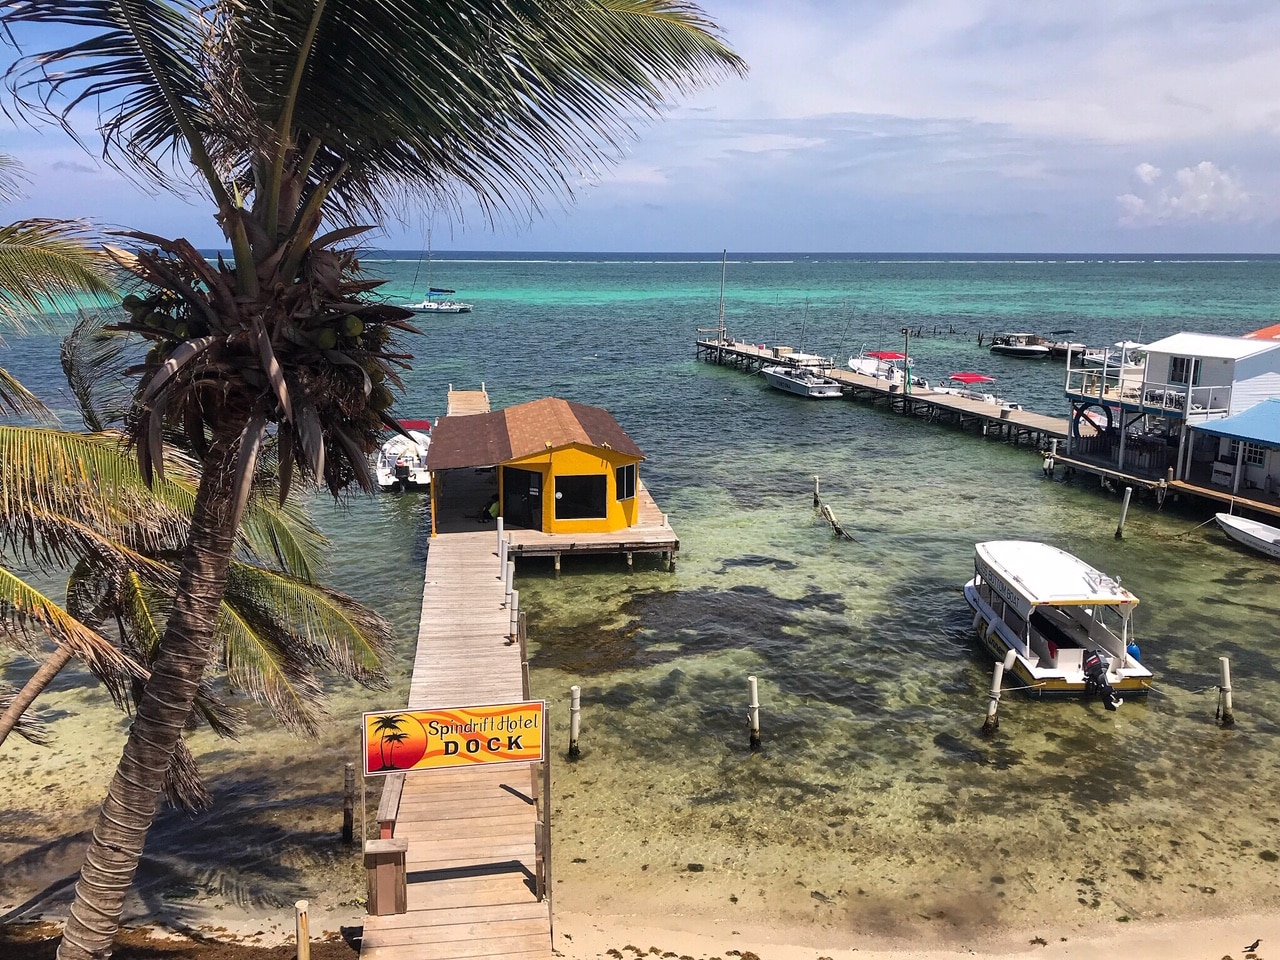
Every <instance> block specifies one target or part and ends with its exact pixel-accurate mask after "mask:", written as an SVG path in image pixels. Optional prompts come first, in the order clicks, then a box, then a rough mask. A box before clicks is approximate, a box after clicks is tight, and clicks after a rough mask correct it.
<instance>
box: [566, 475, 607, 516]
mask: <svg viewBox="0 0 1280 960" xmlns="http://www.w3.org/2000/svg"><path fill="white" fill-rule="evenodd" d="M555 485H556V519H557V520H598V519H601V518H603V517H607V516H608V515H609V511H608V509H607V505H606V503H605V497H606V496H607V494H608V490H607V489H606V488H607V486H608V477H607V476H602V475H598V474H597V475H595V476H585V477H556V479H555Z"/></svg>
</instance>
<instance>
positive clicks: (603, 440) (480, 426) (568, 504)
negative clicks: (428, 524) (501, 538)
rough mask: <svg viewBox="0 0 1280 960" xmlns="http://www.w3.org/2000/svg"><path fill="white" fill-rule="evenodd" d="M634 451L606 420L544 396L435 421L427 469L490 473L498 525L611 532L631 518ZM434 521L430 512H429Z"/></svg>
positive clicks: (635, 500)
mask: <svg viewBox="0 0 1280 960" xmlns="http://www.w3.org/2000/svg"><path fill="white" fill-rule="evenodd" d="M643 459H644V454H642V453H641V452H640V448H639V447H637V446H636V445H635V443H634V441H632V439H631V438H630V437H629V436H627V434H626V433H625V431H623V429H622V427H620V426H619V425H618V422H617V421H616V420H614V419H613V416H612V414H610V413H609V412H608V411H607V410H602V409H601V408H599V407H589V406H587V405H585V404H581V403H571V402H570V401H568V400H561V399H559V398H557V397H546V398H544V399H542V400H534V401H532V402H530V403H522V404H519V405H517V406H514V407H508V408H506V409H505V410H498V411H496V412H494V413H477V414H471V415H468V416H448V417H442V418H441V419H440V420H439V421H438V422H437V423H436V426H435V429H434V430H433V431H432V435H431V447H430V449H429V450H428V452H427V468H428V469H429V470H430V471H431V474H432V481H433V482H432V498H433V508H434V499H435V491H436V490H437V489H438V485H437V484H436V482H435V479H436V474H437V473H439V472H442V471H446V470H459V469H465V468H480V467H495V468H497V473H498V498H499V503H500V505H501V506H500V511H501V514H502V517H503V522H504V523H505V524H506V525H507V526H508V527H524V528H526V529H532V530H541V531H544V532H545V533H554V534H575V533H612V532H614V531H617V530H624V529H626V528H627V527H630V526H633V525H634V524H635V523H636V522H637V520H638V519H639V497H638V492H639V489H640V461H641V460H643ZM432 512H433V516H434V512H435V511H434V509H433V511H432Z"/></svg>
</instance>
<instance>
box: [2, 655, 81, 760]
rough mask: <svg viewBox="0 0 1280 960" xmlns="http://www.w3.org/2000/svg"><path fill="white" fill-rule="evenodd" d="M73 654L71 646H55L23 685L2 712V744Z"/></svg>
mask: <svg viewBox="0 0 1280 960" xmlns="http://www.w3.org/2000/svg"><path fill="white" fill-rule="evenodd" d="M73 656H74V654H73V653H72V652H71V650H70V648H68V647H64V646H61V645H59V646H57V647H55V648H54V651H53V653H51V654H49V659H48V660H46V661H45V662H44V663H42V664H41V665H40V669H39V670H37V671H36V672H35V673H33V674H32V675H31V679H30V680H28V681H27V682H26V683H24V684H23V685H22V689H21V690H19V691H18V695H17V696H16V697H14V698H13V702H12V703H10V704H9V706H8V708H7V709H6V710H5V712H4V713H0V745H3V744H4V742H5V740H6V739H7V738H8V736H9V734H10V733H12V732H13V728H14V727H16V726H17V725H18V721H19V720H21V719H22V714H23V713H24V712H26V709H27V707H29V706H31V704H32V703H33V702H34V701H35V699H36V697H38V696H40V694H41V693H42V692H43V691H44V688H45V687H47V686H48V685H49V682H50V681H51V680H53V678H54V677H56V676H57V675H58V671H59V670H61V669H62V668H63V667H65V666H66V665H67V661H69V660H70V659H71V658H72V657H73Z"/></svg>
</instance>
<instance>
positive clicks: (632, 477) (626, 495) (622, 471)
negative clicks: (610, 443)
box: [613, 463, 636, 500]
mask: <svg viewBox="0 0 1280 960" xmlns="http://www.w3.org/2000/svg"><path fill="white" fill-rule="evenodd" d="M613 475H614V482H615V483H616V484H617V487H618V499H619V500H634V499H635V495H636V465H635V464H634V463H629V464H627V465H626V466H625V467H619V468H618V469H617V470H615V471H614V472H613Z"/></svg>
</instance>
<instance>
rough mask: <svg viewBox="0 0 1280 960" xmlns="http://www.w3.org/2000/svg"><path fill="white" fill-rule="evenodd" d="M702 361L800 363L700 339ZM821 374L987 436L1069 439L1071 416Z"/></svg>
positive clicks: (751, 366)
mask: <svg viewBox="0 0 1280 960" xmlns="http://www.w3.org/2000/svg"><path fill="white" fill-rule="evenodd" d="M696 355H697V357H698V359H699V360H705V361H706V362H708V363H714V364H718V365H720V366H733V367H738V368H740V369H742V370H745V371H747V372H749V373H755V372H757V371H758V370H759V369H760V368H761V367H763V366H766V365H770V364H780V365H783V366H798V364H797V363H796V362H795V361H794V360H793V359H792V358H791V357H789V356H788V355H787V354H783V355H781V356H778V355H776V354H775V353H774V351H773V350H770V349H768V348H765V347H760V346H757V345H756V344H754V343H739V342H737V341H726V340H719V339H710V340H698V341H696ZM822 375H823V376H824V377H829V378H830V379H832V380H835V381H837V382H839V383H840V384H841V386H842V388H843V389H844V392H845V393H846V394H848V395H849V396H851V397H853V398H855V399H858V400H865V401H868V402H870V403H871V404H872V405H873V406H877V405H880V406H885V407H888V408H889V409H892V410H894V411H896V412H897V413H901V414H905V415H908V416H913V417H918V418H920V419H923V420H927V421H931V422H935V423H950V424H952V425H954V426H958V427H960V428H961V429H965V428H967V427H970V426H972V427H976V428H977V429H978V430H979V431H980V432H981V433H982V434H983V435H984V436H995V437H999V438H1001V439H1003V440H1006V441H1008V442H1009V443H1024V442H1025V443H1031V444H1034V445H1037V446H1038V447H1040V448H1041V449H1043V448H1047V447H1048V446H1049V441H1050V440H1065V439H1066V437H1067V421H1066V420H1065V419H1063V418H1062V417H1049V416H1045V415H1044V414H1042V413H1033V412H1031V411H1030V410H1012V409H1008V408H1005V407H999V406H996V405H995V404H992V403H987V402H985V401H983V400H973V399H970V398H968V397H960V396H956V395H955V394H952V393H939V392H936V391H933V390H929V389H927V388H925V387H911V388H910V391H909V392H908V390H907V389H905V388H904V386H903V385H902V384H897V383H890V382H889V381H888V380H885V379H882V378H879V377H868V376H865V375H864V374H860V373H854V372H853V371H852V370H838V369H835V368H834V367H832V368H830V369H823V371H822Z"/></svg>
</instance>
